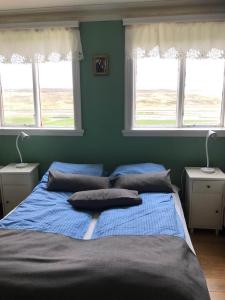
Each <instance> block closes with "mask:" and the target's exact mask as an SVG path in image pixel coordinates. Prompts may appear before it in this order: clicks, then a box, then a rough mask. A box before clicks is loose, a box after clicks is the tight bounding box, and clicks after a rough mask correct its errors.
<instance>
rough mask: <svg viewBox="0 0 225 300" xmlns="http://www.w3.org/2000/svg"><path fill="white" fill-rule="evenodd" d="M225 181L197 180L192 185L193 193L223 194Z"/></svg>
mask: <svg viewBox="0 0 225 300" xmlns="http://www.w3.org/2000/svg"><path fill="white" fill-rule="evenodd" d="M223 186H224V182H223V181H212V180H195V181H194V182H193V184H192V192H193V193H221V192H222V190H223Z"/></svg>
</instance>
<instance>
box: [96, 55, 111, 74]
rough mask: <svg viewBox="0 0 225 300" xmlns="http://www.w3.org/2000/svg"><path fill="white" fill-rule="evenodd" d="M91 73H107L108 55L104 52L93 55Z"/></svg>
mask: <svg viewBox="0 0 225 300" xmlns="http://www.w3.org/2000/svg"><path fill="white" fill-rule="evenodd" d="M93 73H94V75H108V74H109V56H108V55H106V54H101V55H94V56H93Z"/></svg>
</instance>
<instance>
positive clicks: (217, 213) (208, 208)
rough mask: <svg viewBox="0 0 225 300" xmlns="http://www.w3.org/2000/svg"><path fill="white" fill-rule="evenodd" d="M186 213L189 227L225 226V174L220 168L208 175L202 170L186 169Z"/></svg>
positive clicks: (210, 227)
mask: <svg viewBox="0 0 225 300" xmlns="http://www.w3.org/2000/svg"><path fill="white" fill-rule="evenodd" d="M185 170H186V212H187V217H188V226H189V228H190V229H191V231H193V230H194V228H206V229H215V230H216V233H217V234H218V232H219V230H220V229H222V225H223V206H224V203H223V194H224V185H225V174H224V173H223V172H222V171H221V170H220V169H218V168H216V172H215V173H212V174H207V173H204V172H202V171H201V168H189V167H186V168H185Z"/></svg>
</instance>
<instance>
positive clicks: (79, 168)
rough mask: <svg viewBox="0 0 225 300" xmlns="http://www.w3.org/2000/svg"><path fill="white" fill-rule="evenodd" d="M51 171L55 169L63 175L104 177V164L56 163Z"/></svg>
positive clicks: (52, 165)
mask: <svg viewBox="0 0 225 300" xmlns="http://www.w3.org/2000/svg"><path fill="white" fill-rule="evenodd" d="M49 169H53V170H56V171H59V172H63V173H73V174H83V175H91V176H102V175H103V165H102V164H72V163H63V162H59V161H54V162H53V163H52V164H51V165H50V167H49Z"/></svg>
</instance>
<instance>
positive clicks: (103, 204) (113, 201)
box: [68, 189, 142, 210]
mask: <svg viewBox="0 0 225 300" xmlns="http://www.w3.org/2000/svg"><path fill="white" fill-rule="evenodd" d="M68 201H69V202H70V203H71V204H72V205H73V207H75V208H79V209H88V210H101V209H105V208H110V207H119V206H132V205H138V204H141V203H142V200H141V198H140V197H139V196H138V192H137V191H133V190H126V189H100V190H92V191H83V192H77V193H74V194H73V195H72V196H71V197H70V198H69V199H68Z"/></svg>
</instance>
